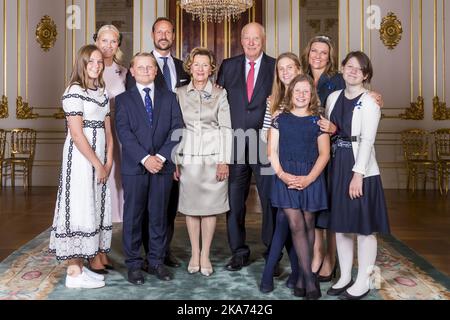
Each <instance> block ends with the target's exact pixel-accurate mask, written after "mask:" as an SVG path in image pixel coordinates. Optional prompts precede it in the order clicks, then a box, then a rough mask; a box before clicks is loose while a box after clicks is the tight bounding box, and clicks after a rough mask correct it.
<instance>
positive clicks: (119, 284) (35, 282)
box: [0, 217, 450, 300]
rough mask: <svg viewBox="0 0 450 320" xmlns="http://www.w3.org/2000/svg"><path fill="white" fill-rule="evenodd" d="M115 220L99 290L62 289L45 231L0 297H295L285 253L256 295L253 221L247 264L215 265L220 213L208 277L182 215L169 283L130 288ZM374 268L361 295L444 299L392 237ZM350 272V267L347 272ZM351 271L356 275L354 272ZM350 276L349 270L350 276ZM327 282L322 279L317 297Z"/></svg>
mask: <svg viewBox="0 0 450 320" xmlns="http://www.w3.org/2000/svg"><path fill="white" fill-rule="evenodd" d="M121 231H122V229H121V224H117V225H115V228H114V236H113V245H112V247H113V249H112V252H111V254H110V257H111V260H112V262H113V264H114V266H115V270H113V271H110V273H109V274H108V275H107V277H106V284H107V285H106V287H104V288H101V289H96V290H83V289H79V290H77V289H66V288H65V286H64V279H65V264H64V263H58V262H57V261H56V259H55V258H54V257H53V256H51V255H49V254H48V253H47V249H48V239H49V231H48V230H47V231H45V232H44V233H42V234H41V235H39V236H38V237H36V238H35V239H33V240H32V241H31V242H29V243H28V244H26V245H25V246H23V247H22V248H20V249H19V250H17V251H16V252H14V253H13V254H11V255H10V256H9V257H8V258H7V259H5V260H4V261H3V262H2V263H0V300H46V299H47V300H80V299H81V300H85V299H89V300H119V299H120V300H180V299H183V300H231V299H245V300H297V299H299V298H296V297H295V296H293V295H292V292H291V290H290V289H288V288H286V287H285V285H284V283H285V281H286V279H287V277H288V275H289V272H290V269H289V262H288V259H287V255H286V254H285V255H284V257H283V259H282V261H281V265H282V267H283V270H284V272H283V274H282V275H281V276H280V277H279V278H276V279H275V290H274V291H273V292H272V293H270V294H262V293H260V292H259V290H258V283H259V280H260V276H261V274H262V270H263V267H264V259H263V258H262V252H263V248H262V245H261V244H260V240H259V239H260V237H259V225H258V224H257V223H256V221H255V222H250V223H249V226H248V230H247V237H248V243H249V245H250V248H251V249H252V255H251V260H252V263H251V265H250V266H248V267H246V268H244V269H242V270H241V271H239V272H228V271H226V270H224V269H223V266H224V265H225V263H226V262H227V260H228V258H229V249H228V245H227V238H226V232H225V219H224V218H223V217H221V218H220V219H219V221H218V227H217V231H216V235H215V238H214V242H213V248H212V263H213V266H214V268H215V269H214V271H215V272H214V274H213V275H212V276H211V277H208V278H206V277H204V276H202V275H200V274H194V275H190V274H188V273H187V271H186V268H187V262H188V261H189V255H190V247H189V240H188V235H187V232H186V227H185V224H184V219H182V218H180V219H177V226H176V230H175V235H176V237H175V238H176V239H174V243H173V245H172V251H173V252H174V254H175V255H176V256H177V257H178V258H179V259H180V260H181V261H183V264H182V267H181V268H177V269H172V271H173V272H174V280H172V281H169V282H162V281H159V280H158V279H156V278H155V277H154V276H151V275H147V274H146V282H145V284H144V285H143V286H133V285H131V284H130V283H128V282H127V280H126V274H127V272H126V268H125V266H124V264H123V255H122V248H121ZM377 267H378V268H377V269H376V272H375V276H374V277H373V279H374V281H373V285H374V286H375V287H376V288H378V289H377V290H371V292H370V294H369V295H368V297H367V298H366V299H369V300H449V299H450V293H449V289H450V279H449V277H447V276H445V275H444V274H442V273H440V272H438V271H437V270H436V269H434V268H433V267H432V266H431V265H430V264H429V263H427V262H426V261H425V260H424V259H422V258H420V257H419V256H418V255H416V254H415V253H414V252H413V251H412V250H411V249H409V248H408V247H406V246H404V245H403V244H402V243H400V242H399V241H398V240H396V239H395V238H393V237H384V238H379V248H378V258H377ZM354 271H356V270H354ZM355 273H356V272H355ZM355 276H356V274H355ZM330 285H331V283H322V284H321V288H322V294H323V297H322V298H321V299H323V300H334V299H335V298H334V297H329V296H327V295H326V293H325V292H326V290H327V289H328V288H329V286H330Z"/></svg>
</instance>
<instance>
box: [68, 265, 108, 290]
mask: <svg viewBox="0 0 450 320" xmlns="http://www.w3.org/2000/svg"><path fill="white" fill-rule="evenodd" d="M83 269H84V268H83ZM104 286H105V281H103V280H97V279H94V278H92V277H90V276H89V275H88V273H87V272H85V271H84V270H83V272H82V273H81V274H79V275H77V276H71V275H66V287H67V288H82V289H96V288H101V287H104Z"/></svg>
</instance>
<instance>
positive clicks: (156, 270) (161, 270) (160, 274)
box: [148, 264, 173, 281]
mask: <svg viewBox="0 0 450 320" xmlns="http://www.w3.org/2000/svg"><path fill="white" fill-rule="evenodd" d="M148 273H150V274H154V275H155V276H156V277H157V278H158V279H159V280H163V281H170V280H172V279H173V276H172V274H171V273H170V271H169V270H167V268H166V267H165V266H164V265H162V264H159V265H157V266H156V267H151V266H149V267H148Z"/></svg>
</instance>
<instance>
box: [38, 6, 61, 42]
mask: <svg viewBox="0 0 450 320" xmlns="http://www.w3.org/2000/svg"><path fill="white" fill-rule="evenodd" d="M57 35H58V32H57V31H56V24H55V22H54V21H53V20H52V19H51V18H50V17H49V16H48V15H45V16H44V17H43V18H42V19H41V22H39V24H38V25H37V27H36V41H37V42H38V43H39V44H40V46H41V48H42V50H44V51H49V50H50V49H51V48H53V46H54V45H55V42H56V36H57Z"/></svg>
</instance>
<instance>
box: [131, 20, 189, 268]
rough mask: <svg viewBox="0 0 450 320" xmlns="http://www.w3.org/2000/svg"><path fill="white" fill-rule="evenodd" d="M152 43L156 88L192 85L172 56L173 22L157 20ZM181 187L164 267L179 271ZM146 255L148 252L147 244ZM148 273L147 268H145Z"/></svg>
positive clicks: (174, 199)
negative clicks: (176, 240) (175, 247)
mask: <svg viewBox="0 0 450 320" xmlns="http://www.w3.org/2000/svg"><path fill="white" fill-rule="evenodd" d="M152 39H153V46H154V47H155V49H154V50H153V51H152V54H153V56H154V57H155V59H156V62H157V63H158V73H157V74H156V78H155V85H156V86H157V87H161V86H162V87H165V88H167V89H169V90H170V91H175V88H179V87H182V86H184V85H187V84H189V82H190V81H191V78H190V76H189V74H188V73H187V72H186V71H184V68H183V61H181V60H180V59H177V58H175V57H174V56H172V55H171V53H170V50H171V48H172V45H173V42H174V41H175V27H174V25H173V23H172V21H171V20H170V19H168V18H166V17H159V18H157V19H156V20H155V22H154V23H153V26H152ZM134 84H135V80H134V78H133V76H132V75H131V73H130V72H128V73H127V89H128V88H130V87H132V86H134ZM178 196H179V186H178V182H176V181H174V183H173V185H172V189H171V192H170V199H169V206H168V209H167V248H166V256H165V258H164V264H165V265H166V266H169V267H175V268H177V267H179V266H180V263H179V262H178V260H177V259H176V258H175V256H174V255H173V254H172V252H171V250H170V242H171V241H172V238H173V233H174V228H175V217H176V215H177V209H178ZM143 222H144V223H143V226H142V227H143V235H144V240H146V235H147V234H148V223H147V221H145V220H144V221H143ZM144 249H145V252H148V247H147V241H144ZM144 270H147V266H146V265H145V266H144Z"/></svg>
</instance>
